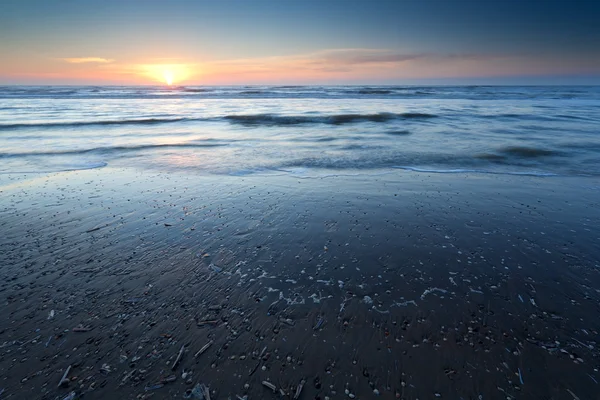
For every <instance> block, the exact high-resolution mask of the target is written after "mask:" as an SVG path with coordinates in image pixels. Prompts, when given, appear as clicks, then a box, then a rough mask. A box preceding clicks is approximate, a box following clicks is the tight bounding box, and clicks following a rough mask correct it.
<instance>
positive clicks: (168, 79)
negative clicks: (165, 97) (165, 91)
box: [163, 70, 173, 86]
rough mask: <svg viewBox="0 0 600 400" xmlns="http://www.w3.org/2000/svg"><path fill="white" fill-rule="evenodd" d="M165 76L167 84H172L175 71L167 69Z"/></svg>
mask: <svg viewBox="0 0 600 400" xmlns="http://www.w3.org/2000/svg"><path fill="white" fill-rule="evenodd" d="M163 77H164V78H165V82H166V84H167V85H169V86H171V85H172V84H173V71H170V70H165V71H164V72H163Z"/></svg>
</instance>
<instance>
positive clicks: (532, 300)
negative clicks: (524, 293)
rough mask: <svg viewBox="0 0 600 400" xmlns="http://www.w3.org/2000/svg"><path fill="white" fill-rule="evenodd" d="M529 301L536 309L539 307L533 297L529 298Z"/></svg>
mask: <svg viewBox="0 0 600 400" xmlns="http://www.w3.org/2000/svg"><path fill="white" fill-rule="evenodd" d="M529 301H530V302H531V304H532V305H533V306H534V307H537V304H535V300H534V299H533V297H530V298H529Z"/></svg>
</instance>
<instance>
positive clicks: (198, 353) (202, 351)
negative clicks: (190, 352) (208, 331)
mask: <svg viewBox="0 0 600 400" xmlns="http://www.w3.org/2000/svg"><path fill="white" fill-rule="evenodd" d="M212 344H213V341H212V340H211V341H209V342H208V343H206V344H205V345H204V346H202V348H201V349H200V350H198V352H197V353H196V354H195V355H194V358H198V357H200V356H201V355H202V353H204V352H205V351H206V350H208V348H209V347H210V346H212Z"/></svg>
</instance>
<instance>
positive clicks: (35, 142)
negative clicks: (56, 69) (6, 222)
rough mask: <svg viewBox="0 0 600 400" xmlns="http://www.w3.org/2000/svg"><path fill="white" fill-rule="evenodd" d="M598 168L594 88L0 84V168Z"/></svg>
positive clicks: (541, 171) (532, 171)
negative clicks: (36, 85)
mask: <svg viewBox="0 0 600 400" xmlns="http://www.w3.org/2000/svg"><path fill="white" fill-rule="evenodd" d="M107 165H110V166H115V167H134V168H140V169H150V170H155V171H164V172H169V171H174V170H178V171H179V170H189V171H195V172H198V173H206V174H226V175H247V174H263V175H269V174H294V175H297V176H300V177H302V176H307V177H310V176H322V175H331V174H348V175H350V174H378V173H382V172H393V171H394V170H396V169H399V168H400V169H405V170H414V171H427V172H435V173H456V174H464V173H481V174H485V173H491V174H518V175H539V176H548V177H551V176H600V87H582V86H577V87H565V86H562V87H489V86H465V87H447V86H444V87H433V86H431V87H415V86H407V87H399V86H377V87H374V86H368V87H367V86H333V87H326V86H322V87H317V86H310V87H305V86H277V87H271V86H252V87H173V88H169V87H73V86H68V87H32V86H27V87H20V86H4V87H0V173H4V174H6V173H47V172H55V171H65V170H78V169H89V168H102V167H105V166H107Z"/></svg>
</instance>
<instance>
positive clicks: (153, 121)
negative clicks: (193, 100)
mask: <svg viewBox="0 0 600 400" xmlns="http://www.w3.org/2000/svg"><path fill="white" fill-rule="evenodd" d="M186 120H189V118H143V119H115V120H103V121H71V122H68V121H65V122H41V123H18V124H0V130H8V129H25V128H36V127H37V128H61V127H76V126H90V125H153V124H164V123H173V122H181V121H186Z"/></svg>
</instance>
